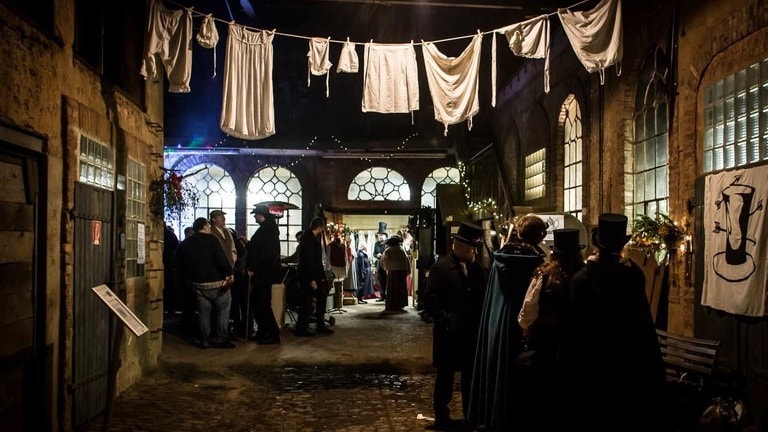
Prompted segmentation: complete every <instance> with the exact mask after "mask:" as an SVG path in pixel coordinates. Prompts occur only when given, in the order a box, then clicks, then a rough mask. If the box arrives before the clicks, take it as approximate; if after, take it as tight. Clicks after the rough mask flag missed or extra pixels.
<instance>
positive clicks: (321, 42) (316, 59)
mask: <svg viewBox="0 0 768 432" xmlns="http://www.w3.org/2000/svg"><path fill="white" fill-rule="evenodd" d="M330 45H331V38H328V39H324V38H318V37H313V38H309V51H308V52H307V64H308V66H309V67H308V70H307V87H309V85H310V80H309V78H310V74H312V75H317V76H321V75H325V97H328V95H329V92H328V76H329V75H330V74H329V73H328V70H329V69H330V68H331V66H333V63H331V62H329V61H328V48H329V47H330Z"/></svg>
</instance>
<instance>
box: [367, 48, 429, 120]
mask: <svg viewBox="0 0 768 432" xmlns="http://www.w3.org/2000/svg"><path fill="white" fill-rule="evenodd" d="M418 109H419V80H418V69H417V68H416V51H415V50H414V49H413V43H409V44H394V45H390V44H376V43H373V42H371V43H366V44H365V58H364V65H363V112H379V113H384V114H390V113H412V112H413V111H416V110H418Z"/></svg>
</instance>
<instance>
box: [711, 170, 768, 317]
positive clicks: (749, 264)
mask: <svg viewBox="0 0 768 432" xmlns="http://www.w3.org/2000/svg"><path fill="white" fill-rule="evenodd" d="M766 179H768V166H767V165H763V166H758V167H755V168H750V169H743V170H733V171H726V172H721V173H718V174H711V175H709V176H707V178H706V179H705V181H704V190H705V191H706V192H705V194H706V195H705V196H704V227H703V228H702V229H703V230H704V286H703V288H702V293H701V304H703V305H704V306H711V307H713V308H715V309H719V310H722V311H725V312H728V313H732V314H736V315H746V316H753V317H763V316H766V315H768V182H766V181H765V180H766Z"/></svg>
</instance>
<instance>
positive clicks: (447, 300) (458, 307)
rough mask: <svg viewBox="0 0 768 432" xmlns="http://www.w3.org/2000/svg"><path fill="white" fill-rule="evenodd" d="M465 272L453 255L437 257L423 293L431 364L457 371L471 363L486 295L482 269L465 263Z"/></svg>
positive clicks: (473, 264)
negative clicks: (430, 326)
mask: <svg viewBox="0 0 768 432" xmlns="http://www.w3.org/2000/svg"><path fill="white" fill-rule="evenodd" d="M466 266H467V274H466V275H464V271H463V270H462V266H461V264H460V263H459V261H458V259H457V257H456V255H454V254H453V252H451V253H450V254H448V255H446V256H444V257H442V258H440V260H438V261H437V262H436V263H435V264H434V265H433V266H432V268H431V269H430V271H429V277H428V278H427V287H426V289H425V292H424V294H423V297H424V298H423V301H424V308H425V309H426V310H427V312H428V313H429V314H430V315H431V316H432V318H433V319H434V327H433V330H432V364H433V365H434V366H435V367H436V368H438V369H441V368H450V369H453V370H454V371H460V370H462V369H464V368H467V367H468V365H469V366H471V364H472V357H473V353H474V347H475V344H476V342H477V329H478V324H479V322H480V310H481V309H482V304H483V297H484V295H485V285H486V281H485V272H484V271H483V270H482V268H481V267H480V265H479V264H477V263H476V262H474V263H467V265H466Z"/></svg>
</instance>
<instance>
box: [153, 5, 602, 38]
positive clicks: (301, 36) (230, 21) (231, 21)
mask: <svg viewBox="0 0 768 432" xmlns="http://www.w3.org/2000/svg"><path fill="white" fill-rule="evenodd" d="M165 1H167V2H168V3H171V4H173V5H176V6H178V7H180V8H183V9H187V10H189V11H190V12H191V13H192V15H195V16H199V17H207V16H211V17H212V18H213V20H214V21H218V22H221V23H224V24H235V21H234V20H225V19H221V18H217V17H215V16H213V15H212V14H206V13H202V12H198V11H196V10H194V6H191V7H189V6H184V5H182V4H179V3H176V2H175V1H173V0H165ZM589 1H591V0H581V1H580V2H578V3H574V4H572V5H570V6H568V7H566V8H560V9H572V8H574V7H576V6H580V5H582V4H584V3H587V2H589ZM556 14H557V12H550V13H548V14H546V16H548V17H550V16H553V15H556ZM542 15H544V14H542ZM539 16H540V15H539ZM238 25H239V26H241V27H243V28H245V29H247V30H251V31H263V30H264V29H260V28H256V27H251V26H246V25H242V24H238ZM496 30H498V29H493V30H490V31H482V32H481V31H480V30H479V29H478V33H481V34H482V35H483V36H485V35H487V34H491V33H495V32H496ZM271 32H273V33H274V34H276V35H278V36H284V37H291V38H295V39H306V40H310V39H312V38H313V36H304V35H298V34H293V33H283V32H279V31H277V30H276V29H275V30H271ZM476 35H477V33H474V34H469V35H463V36H455V37H450V38H445V39H437V40H433V41H423V40H422V42H413V41H411V43H412V44H413V45H421V44H422V43H433V44H436V43H441V42H450V41H455V40H461V39H469V38H472V37H475V36H476ZM328 41H329V42H332V43H338V44H344V43H346V42H348V41H349V39H347V40H339V39H332V38H330V37H329V38H328ZM351 42H352V43H355V44H361V45H362V44H365V43H367V42H357V41H351ZM369 42H373V39H371V40H370V41H369ZM381 45H399V44H381Z"/></svg>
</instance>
